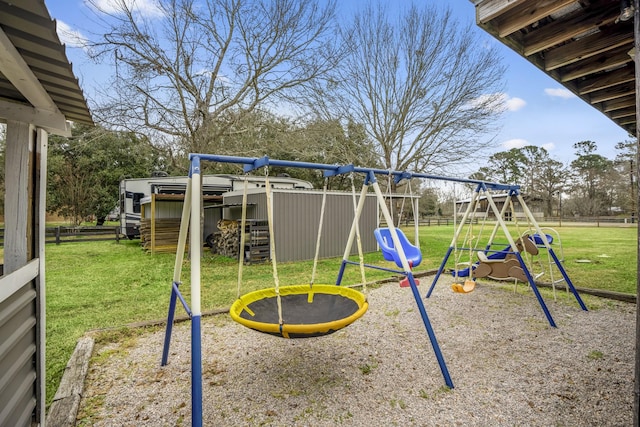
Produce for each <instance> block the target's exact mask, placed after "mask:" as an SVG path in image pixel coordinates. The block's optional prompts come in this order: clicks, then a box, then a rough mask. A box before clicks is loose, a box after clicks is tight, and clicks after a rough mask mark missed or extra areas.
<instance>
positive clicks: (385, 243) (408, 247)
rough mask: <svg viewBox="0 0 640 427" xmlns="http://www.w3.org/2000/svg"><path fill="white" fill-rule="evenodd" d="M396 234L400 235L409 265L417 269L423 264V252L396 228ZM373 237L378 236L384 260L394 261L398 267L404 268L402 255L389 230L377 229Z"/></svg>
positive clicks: (399, 238)
mask: <svg viewBox="0 0 640 427" xmlns="http://www.w3.org/2000/svg"><path fill="white" fill-rule="evenodd" d="M396 232H397V233H398V240H400V245H401V246H402V249H403V250H404V255H405V256H406V257H407V261H408V262H409V265H410V266H411V268H414V267H417V266H418V265H420V263H421V262H422V252H420V248H418V247H417V246H414V245H412V244H411V242H409V239H407V236H405V235H404V233H403V232H402V230H400V229H399V228H396ZM373 235H374V236H376V240H377V241H378V245H380V250H381V251H382V256H383V257H384V259H386V260H387V261H393V262H395V263H396V265H397V266H398V267H400V268H402V261H401V260H400V255H399V254H398V251H397V250H396V248H395V245H394V244H393V239H392V238H391V231H390V230H389V229H388V228H376V229H375V230H373Z"/></svg>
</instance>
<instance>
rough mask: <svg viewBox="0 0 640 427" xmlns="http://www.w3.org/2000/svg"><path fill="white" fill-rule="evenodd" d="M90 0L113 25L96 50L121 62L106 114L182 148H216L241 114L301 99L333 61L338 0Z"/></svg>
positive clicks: (101, 111)
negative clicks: (144, 4) (140, 5)
mask: <svg viewBox="0 0 640 427" xmlns="http://www.w3.org/2000/svg"><path fill="white" fill-rule="evenodd" d="M89 1H90V2H91V3H92V4H93V6H94V8H95V9H96V10H97V11H98V16H100V17H101V18H102V22H103V23H104V24H105V25H106V26H107V28H106V30H105V32H104V34H101V35H100V36H99V37H97V39H96V40H94V41H93V43H92V46H91V50H92V52H93V54H94V55H95V57H96V58H100V59H103V60H105V61H112V62H113V63H114V65H115V68H116V70H117V73H116V76H115V78H114V82H113V85H112V87H110V88H108V90H106V91H105V93H104V96H106V97H107V99H108V100H109V101H108V102H106V103H105V104H104V105H103V106H102V107H103V108H101V109H99V111H98V113H99V114H100V118H101V119H102V121H103V122H105V123H107V124H111V125H115V126H120V127H125V128H126V129H129V130H134V131H138V132H143V133H145V134H147V135H150V134H151V135H152V137H153V139H154V140H155V142H156V143H159V142H161V141H165V142H166V143H167V144H169V145H170V146H172V147H174V148H175V147H178V148H179V149H180V150H182V152H211V151H217V144H218V142H219V138H220V136H221V135H224V134H225V133H227V132H229V130H230V129H232V128H233V127H234V125H235V124H236V123H237V121H236V120H238V119H242V116H243V115H244V114H248V113H251V112H252V111H254V110H255V109H256V108H257V107H258V106H262V107H266V108H269V107H274V106H276V105H282V104H279V103H282V102H291V101H292V100H295V98H296V90H297V89H298V88H300V87H302V86H303V85H305V84H307V83H309V82H310V81H312V80H314V79H317V78H320V77H321V76H322V75H324V73H326V72H327V70H329V69H330V68H331V67H333V65H334V62H335V61H336V58H335V55H336V53H337V50H336V48H335V41H336V40H335V37H334V27H333V26H334V22H335V21H334V10H335V4H334V2H333V1H328V2H324V3H322V6H320V5H319V2H315V1H297V0H273V1H268V0H255V1H254V0H208V1H196V0H157V2H156V4H157V10H155V11H154V12H155V13H153V14H150V15H145V14H143V13H140V11H139V10H137V9H136V7H135V5H136V2H133V1H130V0H113V1H112V2H111V3H110V6H109V10H107V9H105V8H104V7H103V8H102V9H101V8H100V6H99V3H100V2H98V1H97V0H89ZM114 5H115V7H113V6H114Z"/></svg>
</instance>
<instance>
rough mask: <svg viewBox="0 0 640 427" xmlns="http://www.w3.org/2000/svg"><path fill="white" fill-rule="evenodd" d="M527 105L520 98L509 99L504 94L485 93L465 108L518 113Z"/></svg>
mask: <svg viewBox="0 0 640 427" xmlns="http://www.w3.org/2000/svg"><path fill="white" fill-rule="evenodd" d="M525 105H527V103H526V102H525V101H524V100H523V99H521V98H510V97H509V95H508V94H506V93H504V92H500V93H487V94H485V95H481V96H479V97H477V98H476V99H474V100H472V101H471V102H469V104H468V105H467V108H484V109H487V110H490V111H500V112H502V111H518V110H519V109H521V108H522V107H524V106H525Z"/></svg>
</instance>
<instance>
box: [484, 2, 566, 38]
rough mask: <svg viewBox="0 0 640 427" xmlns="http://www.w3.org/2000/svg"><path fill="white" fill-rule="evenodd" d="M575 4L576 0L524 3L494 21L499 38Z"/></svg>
mask: <svg viewBox="0 0 640 427" xmlns="http://www.w3.org/2000/svg"><path fill="white" fill-rule="evenodd" d="M573 3H575V0H537V1H528V2H524V4H522V5H521V7H517V8H516V7H514V8H511V9H510V10H507V11H506V12H504V13H502V14H501V15H498V16H496V18H495V19H494V20H493V21H494V25H495V27H496V29H497V31H498V36H499V37H507V36H509V35H511V34H513V33H515V32H516V31H518V30H521V29H523V28H525V27H526V26H527V25H531V24H533V23H535V22H537V21H539V20H541V19H543V18H546V17H547V16H549V15H551V14H552V13H554V12H557V11H558V10H560V9H562V8H563V7H566V6H569V5H571V4H573Z"/></svg>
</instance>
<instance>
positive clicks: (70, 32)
mask: <svg viewBox="0 0 640 427" xmlns="http://www.w3.org/2000/svg"><path fill="white" fill-rule="evenodd" d="M56 30H57V33H58V37H60V42H62V43H63V44H65V45H67V46H69V47H81V48H83V49H86V48H87V46H89V40H88V39H87V38H86V37H85V36H84V35H83V34H82V33H81V32H80V31H78V30H74V29H73V28H71V26H69V24H67V23H66V22H64V21H60V20H57V21H56Z"/></svg>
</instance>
